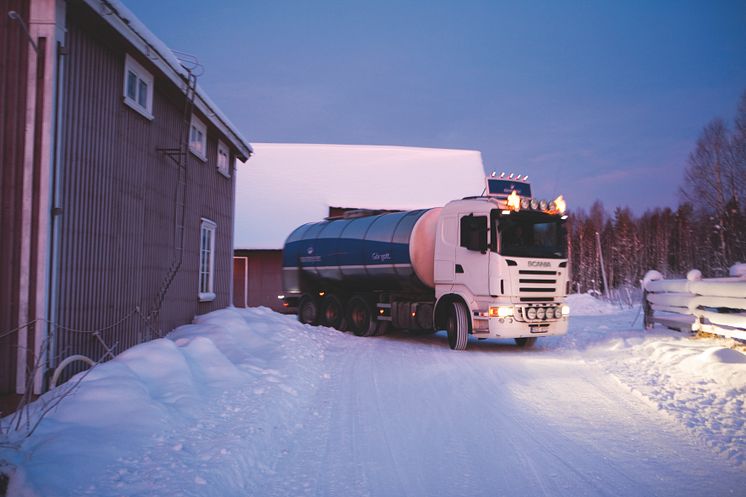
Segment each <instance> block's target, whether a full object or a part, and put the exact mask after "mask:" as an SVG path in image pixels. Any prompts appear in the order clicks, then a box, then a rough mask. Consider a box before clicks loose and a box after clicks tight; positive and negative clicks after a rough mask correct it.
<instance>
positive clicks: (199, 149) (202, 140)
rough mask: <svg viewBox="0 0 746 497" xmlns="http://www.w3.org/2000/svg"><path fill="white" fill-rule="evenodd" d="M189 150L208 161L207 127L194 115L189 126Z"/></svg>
mask: <svg viewBox="0 0 746 497" xmlns="http://www.w3.org/2000/svg"><path fill="white" fill-rule="evenodd" d="M189 150H191V151H192V153H193V154H194V155H196V156H197V157H199V158H200V159H202V160H203V161H207V128H206V127H205V125H204V124H203V123H202V121H200V120H199V119H197V118H196V117H194V116H192V125H191V126H190V128H189Z"/></svg>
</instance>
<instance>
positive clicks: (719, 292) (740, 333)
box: [642, 264, 746, 340]
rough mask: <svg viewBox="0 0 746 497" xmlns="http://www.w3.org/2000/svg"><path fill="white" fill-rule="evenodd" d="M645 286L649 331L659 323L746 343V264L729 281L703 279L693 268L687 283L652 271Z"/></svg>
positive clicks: (644, 305) (646, 321)
mask: <svg viewBox="0 0 746 497" xmlns="http://www.w3.org/2000/svg"><path fill="white" fill-rule="evenodd" d="M642 287H643V291H644V293H643V302H642V304H643V308H644V309H645V327H646V328H652V327H653V326H654V325H655V324H656V323H658V324H662V325H663V326H667V327H669V328H674V329H678V330H681V331H693V332H698V331H702V332H705V333H714V334H717V335H722V336H726V337H731V338H738V339H740V340H746V264H736V265H734V266H733V267H731V268H730V277H729V278H711V279H702V273H700V272H699V271H697V270H696V269H693V270H691V271H689V274H687V275H686V279H685V280H666V279H664V278H663V276H662V275H661V274H660V273H659V272H658V271H648V272H647V274H646V275H645V279H644V280H643V281H642Z"/></svg>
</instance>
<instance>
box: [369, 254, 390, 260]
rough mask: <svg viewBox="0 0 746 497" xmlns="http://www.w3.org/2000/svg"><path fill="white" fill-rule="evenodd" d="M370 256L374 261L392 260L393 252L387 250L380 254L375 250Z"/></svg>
mask: <svg viewBox="0 0 746 497" xmlns="http://www.w3.org/2000/svg"><path fill="white" fill-rule="evenodd" d="M370 258H371V259H373V260H374V261H378V262H386V261H390V260H391V253H390V252H386V253H384V254H379V253H378V252H373V253H372V254H370Z"/></svg>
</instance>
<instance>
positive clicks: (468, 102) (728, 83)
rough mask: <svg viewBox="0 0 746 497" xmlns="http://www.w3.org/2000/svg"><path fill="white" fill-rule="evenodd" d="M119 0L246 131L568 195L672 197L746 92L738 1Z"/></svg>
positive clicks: (618, 200)
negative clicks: (454, 155) (492, 175)
mask: <svg viewBox="0 0 746 497" xmlns="http://www.w3.org/2000/svg"><path fill="white" fill-rule="evenodd" d="M124 1H125V4H126V5H127V6H128V7H129V8H130V9H131V10H132V11H133V12H134V13H135V15H137V16H138V17H139V18H140V20H142V21H143V22H144V23H145V24H146V25H147V26H148V27H149V28H150V29H151V31H153V32H154V33H155V34H156V35H157V36H158V37H159V38H161V39H162V40H163V41H164V42H165V43H166V44H167V45H169V46H170V47H171V48H173V49H178V50H182V51H185V52H189V53H191V54H194V55H195V56H196V57H197V58H198V59H199V60H200V62H201V63H202V64H203V65H204V66H205V73H204V74H203V75H202V76H201V77H200V81H199V82H200V84H201V85H202V86H203V88H205V90H206V91H207V92H208V94H209V95H210V97H211V98H212V99H213V100H214V101H215V102H216V103H217V104H218V105H219V106H220V108H221V109H222V110H223V112H224V113H225V114H227V115H228V117H229V118H230V119H231V121H232V122H233V123H234V124H235V125H236V126H237V127H238V129H239V130H240V131H241V132H242V133H243V134H244V136H245V137H246V138H247V139H248V140H249V141H254V142H301V143H345V144H381V145H404V146H421V147H444V148H466V149H475V150H480V151H481V152H482V155H483V159H484V163H485V168H486V169H487V170H488V171H491V170H493V169H494V170H497V171H498V172H500V171H503V170H504V171H516V172H521V173H523V174H528V175H529V176H530V179H531V180H532V183H533V185H534V190H535V192H537V193H538V194H539V196H546V197H548V196H551V195H555V194H557V193H563V194H564V195H565V197H566V198H567V199H568V203H569V205H570V207H571V208H572V207H584V208H587V207H588V206H590V204H591V203H592V202H593V201H594V200H595V199H597V198H598V199H601V200H602V201H603V202H604V205H605V206H606V207H607V209H613V208H614V207H616V206H619V205H629V206H631V207H633V209H634V211H635V212H637V213H638V214H639V213H641V212H642V211H643V210H644V209H646V208H648V207H655V206H672V207H673V206H676V205H677V204H678V194H677V190H678V188H679V186H680V184H681V181H682V173H683V168H684V167H685V165H686V159H687V156H688V154H689V153H690V151H691V150H692V149H693V147H694V145H695V142H696V139H697V137H698V136H699V133H700V131H701V130H702V128H703V127H704V126H705V124H707V122H708V121H710V120H711V119H713V118H715V117H718V116H719V117H723V118H724V119H726V120H728V121H729V124H730V121H731V120H732V118H733V116H734V114H735V110H736V107H737V105H738V101H739V99H740V96H741V94H742V93H743V92H744V91H746V2H744V1H743V0H738V1H696V2H692V1H630V0H624V1H618V2H606V1H583V2H580V1H579V2H556V1H555V2H537V1H521V2H518V1H516V2H499V1H469V0H464V1H448V2H445V1H438V0H431V1H427V0H421V1H388V0H377V1H375V2H362V1H354V0H353V1H325V0H315V1H282V0H264V1H212V2H205V1H196V0H195V1H184V0H159V1H153V0H124ZM370 174H375V172H374V171H371V172H370ZM392 181H396V178H392ZM477 193H479V192H477Z"/></svg>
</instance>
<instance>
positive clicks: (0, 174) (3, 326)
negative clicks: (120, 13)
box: [0, 0, 29, 394]
mask: <svg viewBox="0 0 746 497" xmlns="http://www.w3.org/2000/svg"><path fill="white" fill-rule="evenodd" d="M11 10H14V11H16V12H17V13H18V14H19V15H20V16H21V18H22V19H24V21H25V22H28V17H29V2H28V0H2V1H0V160H2V164H1V165H2V167H1V168H0V261H2V263H0V394H6V393H14V392H15V382H16V361H17V357H16V355H17V339H18V338H17V335H16V334H15V333H11V334H9V335H8V336H5V337H2V335H3V334H5V333H8V332H9V331H10V330H12V329H14V328H16V327H17V326H18V325H19V322H18V312H19V309H18V302H19V291H20V289H19V274H18V271H19V267H20V222H21V207H22V205H21V192H22V191H23V188H22V184H23V162H24V146H25V140H24V137H25V125H26V86H27V81H26V80H27V74H28V50H29V42H28V39H27V37H26V34H25V32H24V31H23V30H22V28H21V24H20V23H19V22H18V21H14V20H11V19H10V18H9V17H8V12H9V11H11Z"/></svg>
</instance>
